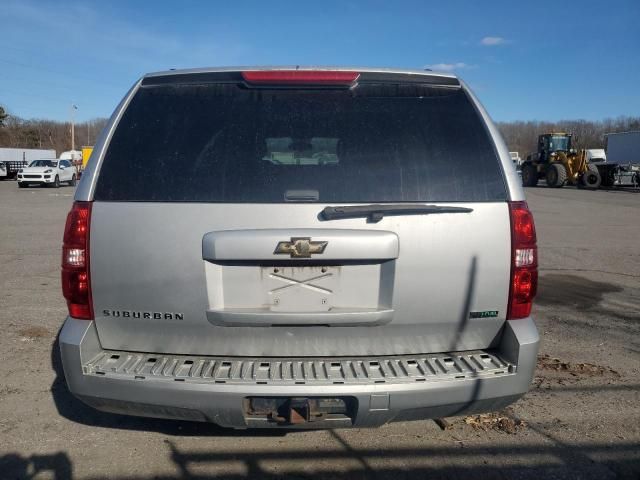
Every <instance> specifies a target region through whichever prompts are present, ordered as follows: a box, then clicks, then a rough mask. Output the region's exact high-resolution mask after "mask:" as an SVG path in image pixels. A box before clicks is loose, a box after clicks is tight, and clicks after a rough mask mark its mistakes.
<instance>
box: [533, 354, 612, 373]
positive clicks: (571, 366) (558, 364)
mask: <svg viewBox="0 0 640 480" xmlns="http://www.w3.org/2000/svg"><path fill="white" fill-rule="evenodd" d="M536 367H537V369H538V370H552V371H555V372H566V373H568V374H570V375H572V376H578V375H584V376H589V377H600V376H606V375H611V376H614V377H617V378H619V377H620V374H619V373H618V372H616V371H615V370H613V369H612V368H609V367H603V366H601V365H594V364H593V363H571V362H563V361H562V360H560V359H559V358H553V357H551V356H549V355H538V363H537V365H536Z"/></svg>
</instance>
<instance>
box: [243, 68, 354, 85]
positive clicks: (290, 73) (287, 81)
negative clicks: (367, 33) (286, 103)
mask: <svg viewBox="0 0 640 480" xmlns="http://www.w3.org/2000/svg"><path fill="white" fill-rule="evenodd" d="M359 76H360V74H359V73H358V72H346V71H341V70H255V71H253V70H252V71H247V72H242V78H244V80H245V81H246V82H248V83H267V84H272V85H277V84H280V85H296V84H311V85H318V84H320V85H351V84H352V83H353V82H355V81H356V80H357V79H358V77H359Z"/></svg>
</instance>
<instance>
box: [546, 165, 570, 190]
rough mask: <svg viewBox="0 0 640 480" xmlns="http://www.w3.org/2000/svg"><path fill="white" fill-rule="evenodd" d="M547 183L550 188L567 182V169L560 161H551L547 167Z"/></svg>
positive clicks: (561, 185) (558, 186)
mask: <svg viewBox="0 0 640 480" xmlns="http://www.w3.org/2000/svg"><path fill="white" fill-rule="evenodd" d="M546 178H547V185H548V186H549V187H552V188H560V187H563V186H564V184H565V183H567V170H566V169H565V168H564V165H562V164H561V163H552V164H551V165H549V166H548V167H547V176H546Z"/></svg>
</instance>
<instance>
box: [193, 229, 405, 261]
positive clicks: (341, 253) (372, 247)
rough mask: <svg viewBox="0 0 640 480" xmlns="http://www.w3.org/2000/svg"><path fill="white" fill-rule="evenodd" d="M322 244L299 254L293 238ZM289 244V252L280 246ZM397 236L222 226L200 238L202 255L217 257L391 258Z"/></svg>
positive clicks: (395, 253)
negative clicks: (285, 252)
mask: <svg viewBox="0 0 640 480" xmlns="http://www.w3.org/2000/svg"><path fill="white" fill-rule="evenodd" d="M301 240H303V241H304V242H306V243H305V245H307V244H309V245H318V244H323V245H325V248H322V249H320V248H318V249H313V250H311V251H305V252H304V254H303V255H298V254H295V255H294V253H297V250H298V249H296V248H294V247H295V245H296V242H299V241H301ZM282 245H285V246H286V245H290V246H291V248H289V253H291V254H290V255H286V256H285V255H283V254H282V248H280V250H278V248H279V246H280V247H282ZM399 251H400V248H399V241H398V236H397V235H396V234H395V233H393V232H388V231H384V230H351V229H325V228H305V229H298V228H293V229H292V228H287V229H284V228H283V229H265V230H223V231H215V232H209V233H207V234H205V235H204V237H203V238H202V258H203V259H204V260H208V261H211V262H217V261H247V260H254V261H265V260H267V261H268V260H271V261H274V262H276V261H283V260H288V259H294V260H302V261H313V260H316V261H317V260H322V261H325V260H379V261H384V260H392V259H395V258H398V254H399Z"/></svg>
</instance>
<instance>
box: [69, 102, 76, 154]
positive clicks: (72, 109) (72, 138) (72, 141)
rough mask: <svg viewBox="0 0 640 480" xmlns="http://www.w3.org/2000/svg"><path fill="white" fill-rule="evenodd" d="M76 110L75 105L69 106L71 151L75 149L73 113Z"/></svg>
mask: <svg viewBox="0 0 640 480" xmlns="http://www.w3.org/2000/svg"><path fill="white" fill-rule="evenodd" d="M77 109H78V107H77V106H76V105H74V104H73V103H72V104H71V150H75V149H76V126H75V111H76V110H77Z"/></svg>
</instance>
